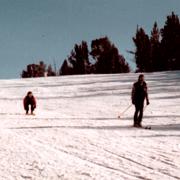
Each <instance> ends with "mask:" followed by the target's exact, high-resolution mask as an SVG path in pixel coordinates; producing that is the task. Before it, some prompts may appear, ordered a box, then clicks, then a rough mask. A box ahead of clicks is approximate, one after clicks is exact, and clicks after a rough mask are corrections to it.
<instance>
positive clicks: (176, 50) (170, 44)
mask: <svg viewBox="0 0 180 180" xmlns="http://www.w3.org/2000/svg"><path fill="white" fill-rule="evenodd" d="M161 35H162V41H161V45H162V51H163V60H164V66H165V70H177V69H180V22H179V18H178V15H175V14H174V12H172V14H171V15H169V16H167V20H166V22H165V26H164V28H163V29H161Z"/></svg>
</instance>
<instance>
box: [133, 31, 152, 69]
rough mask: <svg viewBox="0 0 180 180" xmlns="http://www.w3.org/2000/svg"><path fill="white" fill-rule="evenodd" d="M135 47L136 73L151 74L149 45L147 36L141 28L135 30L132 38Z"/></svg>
mask: <svg viewBox="0 0 180 180" xmlns="http://www.w3.org/2000/svg"><path fill="white" fill-rule="evenodd" d="M133 41H134V43H135V46H136V51H135V60H136V65H137V70H136V71H137V72H151V71H152V62H151V43H150V39H149V36H148V35H147V34H146V33H145V31H144V29H143V28H137V31H136V36H135V37H133Z"/></svg>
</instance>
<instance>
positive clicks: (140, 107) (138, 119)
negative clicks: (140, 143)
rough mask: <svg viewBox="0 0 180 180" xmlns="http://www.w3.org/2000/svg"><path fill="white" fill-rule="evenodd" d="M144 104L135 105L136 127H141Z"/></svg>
mask: <svg viewBox="0 0 180 180" xmlns="http://www.w3.org/2000/svg"><path fill="white" fill-rule="evenodd" d="M143 107H144V103H140V104H135V113H134V125H141V122H142V118H143Z"/></svg>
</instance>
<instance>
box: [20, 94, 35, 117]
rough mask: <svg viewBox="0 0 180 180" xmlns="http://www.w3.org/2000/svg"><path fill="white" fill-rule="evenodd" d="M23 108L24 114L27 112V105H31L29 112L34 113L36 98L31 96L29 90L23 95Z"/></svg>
mask: <svg viewBox="0 0 180 180" xmlns="http://www.w3.org/2000/svg"><path fill="white" fill-rule="evenodd" d="M23 103H24V109H25V111H26V114H28V112H29V105H30V106H31V114H32V115H34V113H33V111H34V109H35V108H36V99H35V97H34V96H33V93H32V92H31V91H29V92H28V93H27V95H26V96H25V98H24V100H23Z"/></svg>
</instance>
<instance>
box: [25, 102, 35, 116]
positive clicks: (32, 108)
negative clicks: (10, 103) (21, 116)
mask: <svg viewBox="0 0 180 180" xmlns="http://www.w3.org/2000/svg"><path fill="white" fill-rule="evenodd" d="M29 106H31V113H33V111H34V109H35V108H34V105H33V104H27V105H26V106H25V110H26V114H28V111H29Z"/></svg>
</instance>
